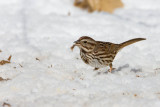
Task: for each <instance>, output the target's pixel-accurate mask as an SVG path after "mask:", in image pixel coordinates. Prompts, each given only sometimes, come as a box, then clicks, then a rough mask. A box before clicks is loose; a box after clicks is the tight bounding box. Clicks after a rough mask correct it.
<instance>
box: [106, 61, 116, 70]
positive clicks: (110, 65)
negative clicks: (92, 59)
mask: <svg viewBox="0 0 160 107" xmlns="http://www.w3.org/2000/svg"><path fill="white" fill-rule="evenodd" d="M109 67H110V69H109V70H108V72H112V70H115V69H116V68H112V63H111V64H109Z"/></svg>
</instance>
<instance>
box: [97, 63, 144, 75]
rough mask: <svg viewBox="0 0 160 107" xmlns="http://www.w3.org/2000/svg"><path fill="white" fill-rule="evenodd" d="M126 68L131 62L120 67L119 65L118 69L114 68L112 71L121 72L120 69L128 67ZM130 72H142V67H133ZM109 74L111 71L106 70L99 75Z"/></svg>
mask: <svg viewBox="0 0 160 107" xmlns="http://www.w3.org/2000/svg"><path fill="white" fill-rule="evenodd" d="M126 68H129V64H125V65H122V66H120V67H118V68H117V69H115V70H113V71H112V72H111V73H116V72H119V71H122V70H123V69H126ZM130 72H134V73H137V72H142V69H140V68H138V69H136V68H131V70H130ZM102 73H103V74H108V73H109V71H105V72H98V73H97V75H100V74H102Z"/></svg>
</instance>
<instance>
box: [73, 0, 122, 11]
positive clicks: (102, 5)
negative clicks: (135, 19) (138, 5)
mask: <svg viewBox="0 0 160 107" xmlns="http://www.w3.org/2000/svg"><path fill="white" fill-rule="evenodd" d="M74 5H75V6H77V7H80V8H82V9H88V12H93V11H106V12H109V13H112V12H113V11H114V10H115V9H116V8H120V7H123V3H122V2H121V0H75V2H74Z"/></svg>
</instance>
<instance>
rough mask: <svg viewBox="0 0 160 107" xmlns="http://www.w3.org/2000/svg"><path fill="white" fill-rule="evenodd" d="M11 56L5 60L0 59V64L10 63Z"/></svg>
mask: <svg viewBox="0 0 160 107" xmlns="http://www.w3.org/2000/svg"><path fill="white" fill-rule="evenodd" d="M11 57H12V56H11V55H10V56H9V58H8V59H7V60H2V61H0V65H4V64H6V63H10V60H11Z"/></svg>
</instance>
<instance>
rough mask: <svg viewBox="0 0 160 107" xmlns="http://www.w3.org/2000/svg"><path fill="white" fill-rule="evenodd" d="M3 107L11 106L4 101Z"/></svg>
mask: <svg viewBox="0 0 160 107" xmlns="http://www.w3.org/2000/svg"><path fill="white" fill-rule="evenodd" d="M3 107H11V105H10V104H9V103H6V102H4V103H3Z"/></svg>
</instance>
